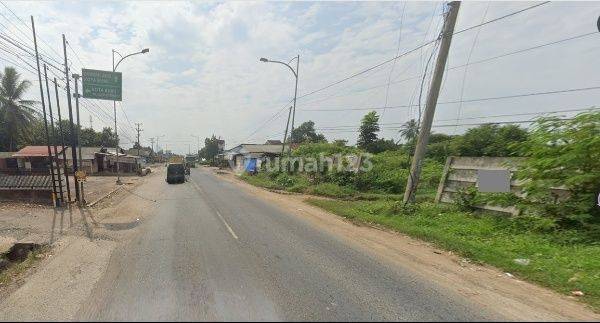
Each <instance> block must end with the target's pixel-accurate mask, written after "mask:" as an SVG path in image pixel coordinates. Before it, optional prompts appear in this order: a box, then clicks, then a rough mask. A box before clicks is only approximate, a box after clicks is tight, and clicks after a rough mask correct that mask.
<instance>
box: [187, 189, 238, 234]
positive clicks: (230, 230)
mask: <svg viewBox="0 0 600 323" xmlns="http://www.w3.org/2000/svg"><path fill="white" fill-rule="evenodd" d="M190 182H191V183H192V185H193V186H194V188H195V189H196V190H198V192H200V193H201V194H204V190H203V189H202V188H201V187H200V186H198V184H196V182H194V181H193V180H191V179H190ZM206 203H207V204H208V206H209V207H210V208H212V209H213V210H214V211H215V213H216V214H217V216H218V217H219V219H221V221H222V222H223V224H225V227H227V230H228V231H229V233H231V236H232V237H233V238H234V239H235V240H239V238H238V236H237V235H236V234H235V232H234V231H233V229H232V228H231V227H230V226H229V224H227V221H225V219H224V218H223V216H222V215H221V213H219V211H217V209H216V207H214V206H212V205H211V204H210V202H209V201H206Z"/></svg>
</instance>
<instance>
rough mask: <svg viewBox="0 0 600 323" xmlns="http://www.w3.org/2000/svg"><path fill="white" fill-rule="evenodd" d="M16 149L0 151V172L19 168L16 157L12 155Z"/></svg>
mask: <svg viewBox="0 0 600 323" xmlns="http://www.w3.org/2000/svg"><path fill="white" fill-rule="evenodd" d="M15 153H16V151H13V152H11V151H0V173H1V172H14V171H17V170H18V169H19V166H18V164H17V159H16V158H15V157H13V155H14V154H15Z"/></svg>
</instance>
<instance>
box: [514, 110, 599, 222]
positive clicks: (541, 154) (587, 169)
mask: <svg viewBox="0 0 600 323" xmlns="http://www.w3.org/2000/svg"><path fill="white" fill-rule="evenodd" d="M515 146H516V148H517V149H519V151H520V152H521V153H522V154H523V155H524V156H527V157H528V158H527V159H526V161H525V162H524V164H523V165H522V166H521V167H520V168H519V170H518V171H517V173H516V178H517V179H520V180H522V181H524V185H523V192H524V193H525V197H524V198H523V200H522V207H524V209H525V211H526V212H528V213H529V214H532V215H539V216H545V217H550V218H553V219H555V220H556V221H557V223H558V224H560V225H562V226H577V227H585V228H587V229H594V230H598V231H600V229H598V226H599V225H600V208H598V207H597V206H596V194H598V192H600V148H599V147H600V112H595V113H583V114H580V115H578V116H576V117H575V118H573V119H571V120H560V119H557V118H541V119H539V120H538V121H537V122H536V124H535V125H534V127H533V129H532V131H531V134H530V136H529V138H528V140H527V141H525V142H523V143H521V144H519V145H515ZM561 186H563V187H564V188H566V189H568V190H569V191H570V195H569V196H567V197H558V196H556V195H555V194H554V193H553V189H552V188H553V187H561ZM592 227H595V228H592Z"/></svg>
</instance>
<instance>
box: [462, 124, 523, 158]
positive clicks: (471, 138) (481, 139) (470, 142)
mask: <svg viewBox="0 0 600 323" xmlns="http://www.w3.org/2000/svg"><path fill="white" fill-rule="evenodd" d="M527 137H528V135H527V130H525V129H523V128H521V127H519V126H516V125H506V126H502V127H501V126H498V125H496V124H486V125H482V126H479V127H477V128H471V129H469V130H467V132H466V133H465V134H464V135H463V136H460V137H457V139H456V140H455V142H454V149H455V151H456V152H457V153H458V154H459V155H461V156H470V157H479V156H494V157H506V156H513V155H517V154H518V152H517V150H516V149H515V147H514V144H516V143H519V142H523V141H525V140H527Z"/></svg>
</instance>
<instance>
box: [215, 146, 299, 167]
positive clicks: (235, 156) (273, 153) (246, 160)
mask: <svg viewBox="0 0 600 323" xmlns="http://www.w3.org/2000/svg"><path fill="white" fill-rule="evenodd" d="M282 149H283V145H281V144H279V145H269V144H241V145H238V146H235V147H233V148H231V149H229V150H226V151H224V152H223V158H224V159H225V160H226V161H227V162H229V165H230V166H231V168H233V169H234V170H236V171H244V170H246V171H257V170H259V169H260V168H261V165H262V164H263V163H264V162H266V161H267V160H272V159H273V158H275V157H278V156H280V155H281V152H282ZM287 151H289V147H288V146H285V152H287Z"/></svg>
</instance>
